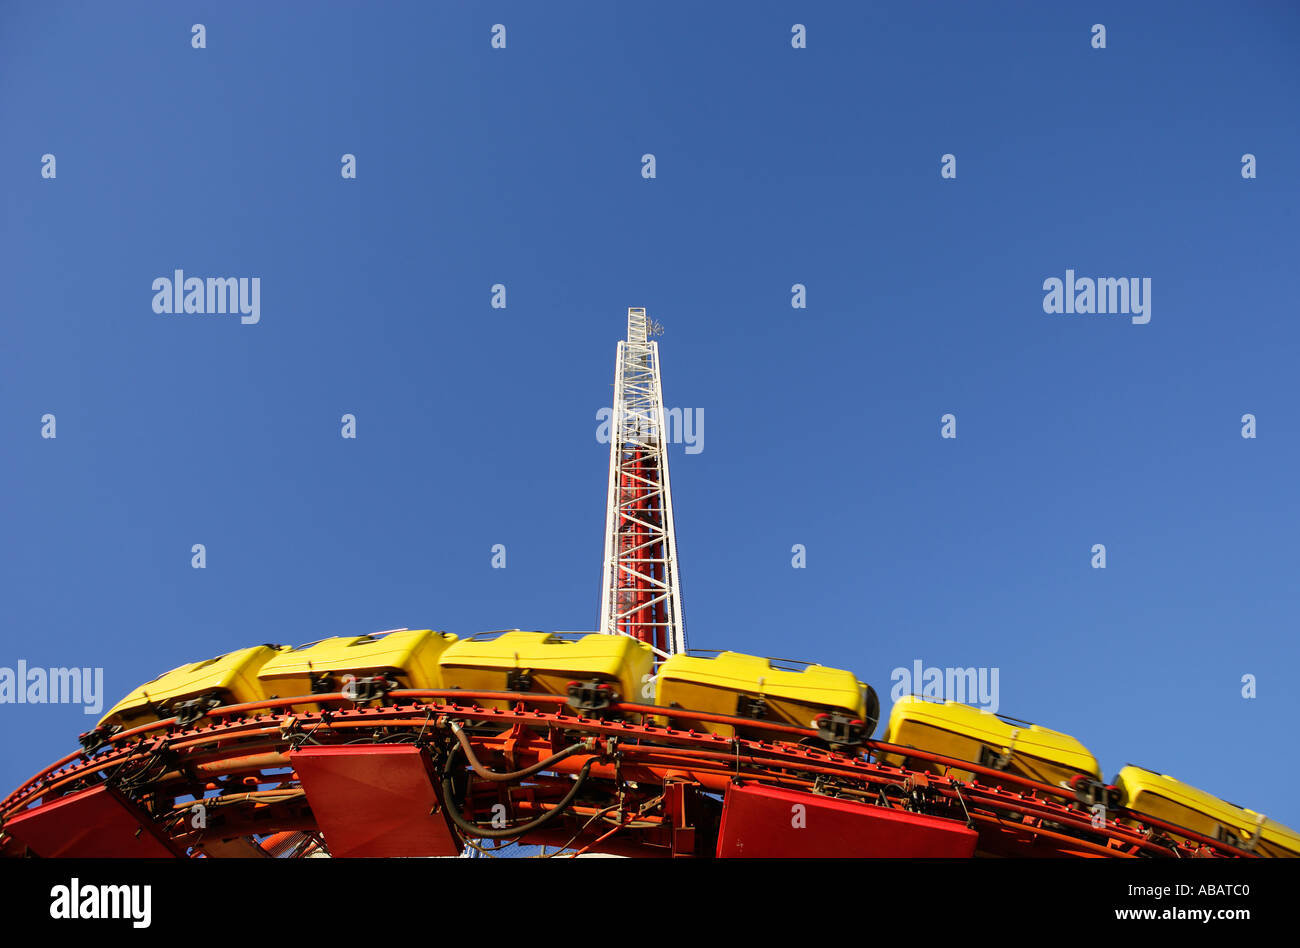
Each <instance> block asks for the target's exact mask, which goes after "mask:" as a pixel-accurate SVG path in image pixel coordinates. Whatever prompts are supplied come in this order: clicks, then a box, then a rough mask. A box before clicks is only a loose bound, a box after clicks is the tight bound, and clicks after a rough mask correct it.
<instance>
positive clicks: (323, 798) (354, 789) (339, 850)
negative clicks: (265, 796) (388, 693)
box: [289, 744, 461, 856]
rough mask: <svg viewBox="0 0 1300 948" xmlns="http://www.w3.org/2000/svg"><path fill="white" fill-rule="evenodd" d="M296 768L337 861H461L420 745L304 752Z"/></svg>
mask: <svg viewBox="0 0 1300 948" xmlns="http://www.w3.org/2000/svg"><path fill="white" fill-rule="evenodd" d="M289 763H290V764H291V765H292V766H293V769H294V770H295V771H297V773H298V777H299V779H300V780H301V781H302V787H303V790H305V791H306V793H307V802H308V804H310V806H311V810H312V814H313V815H314V816H315V818H316V825H317V826H318V827H320V830H321V832H322V833H323V834H324V835H325V842H326V844H327V845H328V846H329V850H330V854H331V855H333V856H458V855H460V851H461V846H460V842H459V841H458V840H457V838H456V836H455V834H454V833H453V832H452V829H451V825H450V824H449V823H448V822H447V818H446V817H445V816H444V815H443V812H442V803H441V800H440V799H439V797H438V792H437V790H436V789H435V786H434V782H433V779H432V775H431V771H430V764H429V758H428V756H427V755H426V754H425V753H424V752H423V751H422V750H420V748H418V747H416V746H415V745H413V744H353V745H342V746H333V747H304V748H300V749H299V750H296V751H294V752H293V753H291V754H290V755H289Z"/></svg>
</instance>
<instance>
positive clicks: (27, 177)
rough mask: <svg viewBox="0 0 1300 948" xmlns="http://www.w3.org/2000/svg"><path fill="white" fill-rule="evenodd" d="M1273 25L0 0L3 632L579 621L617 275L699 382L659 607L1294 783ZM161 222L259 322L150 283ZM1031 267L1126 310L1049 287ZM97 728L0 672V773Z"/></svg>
mask: <svg viewBox="0 0 1300 948" xmlns="http://www.w3.org/2000/svg"><path fill="white" fill-rule="evenodd" d="M195 23H202V24H204V26H205V27H206V48H205V49H195V48H193V47H192V45H191V26H192V25H193V24H195ZM497 23H500V24H504V25H505V26H506V48H504V49H493V48H492V45H491V40H492V27H493V25H494V24H497ZM795 23H802V24H804V25H805V26H806V28H807V46H806V48H804V49H795V48H792V45H791V38H792V34H791V27H792V25H793V24H795ZM1095 23H1101V24H1104V26H1105V27H1106V47H1105V48H1104V49H1096V48H1093V46H1092V33H1091V28H1092V25H1093V24H1095ZM1297 48H1300V14H1298V13H1297V11H1296V8H1295V7H1294V6H1292V5H1289V4H1284V3H1280V2H1279V3H1259V4H1251V5H1244V4H1229V3H1223V4H1216V5H1202V4H1195V3H1164V4H1154V3H1144V4H1140V5H1138V4H1128V3H1104V2H1099V3H1088V4H1066V3H1023V4H998V3H968V2H959V3H943V4H940V3H924V4H919V3H918V4H913V3H903V2H894V3H887V4H877V3H871V4H865V3H845V4H838V5H837V4H830V3H814V4H795V3H744V4H740V3H734V4H696V3H671V2H663V0H657V2H654V3H649V4H643V3H635V4H634V3H627V4H609V3H595V2H590V3H575V2H569V3H547V4H538V3H510V2H500V3H492V4H460V3H454V4H453V3H411V4H399V3H382V4H367V5H364V6H362V5H359V4H358V5H346V6H345V5H342V4H312V5H310V6H308V5H305V4H304V5H298V4H263V3H257V4H252V3H187V4H175V3H157V4H143V3H127V4H118V3H115V4H81V5H70V4H61V5H50V4H45V3H16V2H10V3H5V4H3V5H0V201H2V202H3V204H2V208H3V213H2V215H0V259H2V260H3V280H0V445H3V452H2V453H0V461H2V462H3V463H0V666H7V667H11V668H12V667H16V665H17V662H18V661H19V660H22V661H25V662H27V664H28V665H29V666H34V667H51V666H87V667H102V668H103V669H104V675H105V681H104V688H105V690H106V692H107V703H108V704H111V703H112V702H115V701H116V700H117V699H118V698H119V697H121V696H122V695H123V694H125V693H126V692H127V691H129V690H131V689H132V688H133V687H135V686H136V685H138V684H139V683H141V682H143V681H145V680H146V679H149V678H152V677H154V676H155V675H156V674H158V673H159V672H161V671H164V670H166V669H169V668H172V667H174V666H175V665H178V664H181V663H183V662H186V661H193V660H198V659H202V658H208V657H211V656H213V655H216V654H218V653H221V652H225V651H229V650H231V649H234V648H237V647H241V646H244V645H250V644H256V643H261V642H285V643H302V642H306V641H309V640H312V639H317V638H321V637H325V636H329V635H351V634H362V633H366V632H372V631H378V630H381V629H390V628H394V627H401V626H408V627H411V628H424V627H433V628H438V629H445V630H447V631H451V632H455V633H457V634H461V635H465V634H470V633H474V632H477V631H482V630H488V629H498V628H507V627H513V626H519V627H523V628H528V629H547V630H556V629H564V630H581V629H590V628H592V627H594V624H595V622H596V614H597V610H598V595H597V591H598V585H599V569H600V562H601V554H602V537H601V534H602V529H603V517H604V506H605V496H604V495H605V487H606V476H607V463H608V448H607V446H606V445H604V444H601V443H599V442H598V440H597V438H596V428H597V421H596V416H597V412H598V411H599V409H600V408H601V407H602V406H605V405H608V404H609V400H610V398H611V383H612V381H613V369H614V350H615V343H616V341H617V340H618V339H619V338H620V337H621V336H622V334H623V332H624V329H625V325H624V323H625V311H626V308H627V307H628V306H645V307H646V308H647V309H648V311H649V314H650V315H651V316H652V317H654V318H656V319H657V320H659V321H660V322H661V323H663V325H664V326H665V328H666V332H665V334H664V336H663V337H662V339H661V343H660V345H661V353H662V356H663V380H664V387H665V395H666V401H667V404H668V405H669V406H670V407H673V406H676V407H681V408H683V409H692V410H696V411H702V412H703V418H704V428H703V442H702V445H703V450H702V451H700V452H699V453H696V454H687V453H686V452H685V450H684V445H674V446H673V448H672V453H671V464H672V482H673V487H674V489H675V499H676V510H677V532H678V545H679V552H680V556H681V569H682V576H683V584H684V599H685V615H686V621H687V630H688V636H689V639H690V643H691V645H692V646H695V647H701V648H732V649H737V650H741V651H749V652H755V653H759V654H766V655H775V656H780V657H790V658H801V659H807V660H812V661H820V662H823V663H825V664H830V665H836V666H841V667H848V668H852V669H853V670H855V671H856V672H857V673H858V674H859V676H860V677H862V678H863V680H865V681H868V682H871V683H872V684H873V685H874V686H875V687H876V689H877V690H878V691H879V692H880V693H881V695H882V700H883V704H884V706H885V709H886V711H887V709H888V707H889V705H890V700H889V691H890V688H891V672H892V670H893V669H895V668H899V667H907V668H910V667H911V666H912V664H913V662H915V661H918V660H919V661H921V662H923V663H924V664H925V665H926V666H935V667H946V666H963V667H964V666H970V667H982V668H996V669H998V670H999V684H1000V695H999V705H1000V710H1001V711H1003V712H1005V713H1007V714H1011V715H1014V716H1016V717H1019V718H1026V719H1029V720H1033V721H1036V722H1039V723H1041V724H1044V725H1047V726H1049V727H1053V728H1056V729H1059V730H1062V731H1065V732H1067V733H1070V734H1074V735H1076V736H1077V737H1079V738H1080V739H1081V740H1082V741H1083V742H1084V743H1085V744H1086V745H1088V747H1089V748H1091V750H1092V751H1093V752H1094V753H1095V754H1096V755H1097V756H1098V758H1099V759H1100V760H1101V763H1102V768H1103V770H1104V772H1105V775H1106V776H1107V777H1110V776H1112V775H1113V774H1114V773H1115V772H1116V771H1118V769H1119V768H1120V767H1122V766H1123V765H1124V764H1125V763H1128V762H1132V763H1136V764H1142V765H1145V766H1148V767H1151V768H1154V769H1158V770H1161V771H1163V772H1166V773H1169V774H1172V775H1174V776H1176V777H1179V778H1180V779H1183V780H1185V781H1187V782H1190V783H1192V784H1194V785H1197V786H1200V787H1202V788H1204V789H1206V790H1208V791H1210V792H1212V793H1215V794H1218V795H1220V796H1223V797H1225V798H1227V799H1229V800H1232V801H1234V802H1237V803H1240V804H1242V805H1246V806H1250V807H1252V808H1254V809H1256V810H1260V811H1262V812H1264V813H1266V814H1268V815H1269V816H1273V817H1276V818H1277V819H1279V820H1281V821H1282V822H1284V823H1288V824H1290V825H1292V826H1296V827H1300V802H1297V798H1296V793H1295V789H1294V788H1295V787H1296V786H1297V785H1298V784H1300V756H1298V755H1297V754H1296V740H1295V727H1296V721H1297V716H1298V715H1297V712H1300V689H1298V688H1297V682H1296V678H1297V675H1298V674H1300V649H1298V648H1297V645H1296V630H1297V615H1298V608H1297V607H1298V605H1300V602H1298V600H1300V579H1298V577H1300V530H1298V529H1297V521H1298V519H1300V518H1298V514H1300V499H1298V498H1297V490H1296V471H1297V468H1298V467H1300V415H1297V398H1296V396H1297V391H1298V389H1300V382H1298V378H1297V371H1296V358H1297V352H1298V350H1300V329H1298V328H1297V310H1296V295H1295V293H1296V290H1295V287H1296V283H1295V280H1296V272H1297V250H1298V246H1297V244H1298V241H1297V236H1296V235H1297V221H1300V193H1298V191H1297V181H1298V174H1300V133H1297V126H1296V122H1295V114H1296V113H1295V110H1296V103H1297V101H1300V56H1297V54H1296V50H1297ZM1247 153H1249V154H1252V155H1254V156H1255V157H1256V163H1257V165H1256V167H1257V175H1258V176H1257V177H1256V178H1255V179H1253V180H1249V179H1244V178H1243V177H1242V155H1244V154H1247ZM45 154H53V155H54V156H55V161H56V165H55V167H56V177H54V178H45V177H42V156H43V155H45ZM344 154H352V155H354V156H355V158H356V172H357V176H356V178H355V179H345V178H343V177H342V175H341V173H340V172H341V159H342V156H343V155H344ZM645 154H653V155H654V156H655V174H656V176H655V177H654V178H653V179H647V178H645V177H643V176H642V167H643V166H642V156H643V155H645ZM945 154H952V155H954V156H955V159H956V171H957V176H956V177H955V178H952V179H945V178H943V177H942V176H941V173H940V172H941V157H942V156H943V155H945ZM176 269H182V270H184V271H185V273H186V274H187V275H189V276H199V277H246V278H253V277H257V278H258V279H259V280H260V312H259V315H260V320H259V321H258V322H257V323H256V324H249V325H245V324H243V323H242V322H241V320H240V319H239V317H238V316H229V315H226V316H197V315H159V314H156V313H155V312H154V311H153V308H152V305H151V304H152V300H153V296H154V292H153V290H152V285H153V281H154V280H155V279H157V278H159V277H169V278H170V277H171V275H172V273H173V271H174V270H176ZM1067 269H1073V270H1074V271H1075V272H1076V274H1077V275H1078V276H1080V277H1084V276H1086V277H1094V278H1095V277H1139V278H1148V279H1150V280H1151V296H1150V304H1151V308H1150V316H1151V320H1150V322H1149V323H1147V324H1146V325H1135V324H1134V323H1133V322H1132V321H1131V320H1130V318H1128V317H1126V316H1101V315H1048V314H1046V313H1045V312H1044V308H1043V298H1044V295H1045V294H1044V289H1043V284H1044V281H1045V280H1048V279H1050V278H1052V277H1056V278H1058V279H1064V277H1065V275H1066V270H1067ZM497 283H501V284H504V285H505V286H506V287H507V297H506V301H507V305H506V308H504V309H493V308H492V306H491V305H490V303H491V288H492V286H493V285H494V284H497ZM795 283H802V284H804V285H805V286H806V287H807V307H806V308H805V309H795V308H792V306H791V287H792V285H793V284H795ZM46 413H52V414H53V415H54V416H55V418H56V426H57V427H56V433H57V437H56V438H54V439H48V438H42V437H41V430H42V421H41V419H42V416H43V415H45V414H46ZM345 413H352V414H354V415H355V417H356V431H357V437H356V438H355V439H344V438H342V437H341V434H340V431H341V427H342V425H341V421H340V419H341V417H342V416H343V415H344V414H345ZM945 413H952V414H954V415H955V417H956V426H957V428H956V430H957V437H956V438H955V439H943V438H941V437H940V418H941V416H942V415H944V414H945ZM1246 413H1251V414H1254V415H1255V417H1256V424H1257V437H1255V438H1254V439H1246V438H1243V437H1242V421H1241V418H1242V415H1243V414H1246ZM200 543H201V544H204V546H205V547H206V568H205V569H201V570H200V569H194V568H192V567H191V557H192V555H193V554H192V553H191V548H192V547H193V545H194V544H200ZM1099 543H1100V544H1104V545H1105V548H1106V568H1105V569H1094V568H1092V566H1091V561H1092V559H1093V554H1092V548H1093V546H1094V544H1099ZM494 544H504V545H505V548H506V556H507V560H506V562H507V565H506V568H505V569H493V568H492V565H491V561H492V547H493V545H494ZM795 544H803V545H804V547H805V548H806V557H807V561H806V568H802V569H796V568H793V567H792V563H791V560H792V547H793V546H794V545H795ZM1246 675H1254V676H1256V681H1257V684H1256V687H1257V697H1255V698H1253V699H1247V698H1243V696H1242V688H1243V684H1242V679H1243V676H1246ZM94 720H95V718H94V717H93V716H90V715H86V714H83V713H82V710H81V708H80V707H77V706H69V705H36V706H33V705H7V704H6V705H0V739H2V741H3V744H2V746H3V751H4V752H3V754H2V755H0V784H3V791H4V792H7V791H8V790H9V789H11V788H12V787H13V786H14V785H16V784H17V783H18V782H20V781H21V780H23V779H25V778H26V777H28V776H30V774H32V773H33V772H35V771H36V770H38V769H39V768H40V767H41V766H43V765H44V764H46V763H48V762H50V761H52V760H54V759H55V758H57V757H59V756H61V755H62V754H64V753H66V752H67V751H69V750H70V749H72V748H73V747H75V742H76V736H77V734H78V733H79V732H80V731H83V730H86V729H87V728H88V727H89V726H90V725H91V724H92V723H93V722H94ZM882 730H883V725H882Z"/></svg>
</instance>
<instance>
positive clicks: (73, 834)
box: [4, 784, 181, 859]
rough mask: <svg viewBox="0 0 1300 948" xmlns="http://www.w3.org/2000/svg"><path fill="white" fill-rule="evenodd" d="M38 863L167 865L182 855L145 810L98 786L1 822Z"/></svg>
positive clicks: (106, 788)
mask: <svg viewBox="0 0 1300 948" xmlns="http://www.w3.org/2000/svg"><path fill="white" fill-rule="evenodd" d="M4 828H5V832H6V833H8V834H9V835H11V836H13V837H14V839H17V840H18V841H19V842H21V843H23V844H24V845H25V846H27V848H28V849H30V850H31V851H32V852H34V853H35V854H36V855H38V856H40V857H41V858H42V859H56V858H76V859H123V858H127V859H171V858H175V857H176V856H179V855H181V853H180V850H179V849H177V848H175V847H173V845H172V843H171V842H170V840H168V838H167V836H166V835H164V833H163V832H162V830H161V829H159V828H158V826H157V825H156V824H155V823H154V821H153V819H152V818H151V817H150V816H149V814H148V813H146V812H145V811H144V810H141V809H140V808H139V807H137V806H136V805H135V804H134V803H132V802H131V801H130V800H128V799H127V798H126V797H124V796H123V795H122V794H121V793H119V792H118V791H117V790H115V789H113V788H112V787H109V786H106V785H104V784H101V785H100V786H98V787H92V788H91V789H90V790H83V791H81V792H80V793H74V794H71V795H69V796H66V797H63V798H61V799H58V800H55V801H53V802H52V803H47V804H45V805H44V806H41V807H37V808H36V809H32V810H26V811H24V812H22V813H20V814H19V815H18V816H15V817H13V818H11V819H9V820H7V821H6V822H5V827H4Z"/></svg>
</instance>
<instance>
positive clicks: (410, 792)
mask: <svg viewBox="0 0 1300 948" xmlns="http://www.w3.org/2000/svg"><path fill="white" fill-rule="evenodd" d="M502 697H507V698H509V699H511V700H512V702H513V707H511V708H509V709H508V710H496V709H489V708H483V707H479V706H478V705H477V704H475V703H474V702H475V701H482V700H487V699H493V698H495V699H500V698H502ZM386 702H387V703H385V704H382V705H380V704H375V703H372V704H370V705H368V706H358V705H355V704H354V703H353V702H351V701H349V700H348V699H346V698H345V697H344V696H343V695H342V694H334V695H311V696H306V697H299V698H287V699H277V700H273V701H262V702H257V703H255V704H246V705H234V706H229V707H226V708H218V709H215V710H214V711H212V712H210V715H209V717H208V718H207V719H204V721H202V722H199V723H200V724H202V726H197V725H195V726H191V727H188V728H181V727H178V726H177V723H176V719H174V718H172V719H168V720H164V721H159V722H155V723H153V724H149V725H145V726H143V727H139V728H135V729H133V730H131V731H125V732H123V733H121V734H119V735H116V736H114V737H113V738H112V739H111V740H110V741H109V742H108V743H107V744H105V745H103V746H102V747H100V748H97V749H96V750H95V751H94V752H93V753H90V754H88V753H87V752H85V751H79V752H76V753H73V754H69V755H68V756H66V757H64V758H62V759H61V760H58V761H56V762H55V763H54V764H52V765H50V766H49V767H47V768H46V769H45V770H43V771H41V772H40V773H38V774H37V775H36V776H34V777H33V778H32V779H31V780H29V781H27V782H26V783H25V784H23V785H22V786H21V787H19V788H18V789H17V790H15V791H14V792H13V793H11V794H10V795H9V796H8V797H7V798H6V799H5V800H4V801H3V803H0V821H3V825H2V827H0V854H2V855H5V856H24V855H34V856H42V857H45V856H57V855H69V856H122V855H142V856H173V857H182V856H188V857H223V856H256V857H267V856H285V855H290V856H311V855H324V854H327V853H328V854H330V855H334V856H347V855H358V856H365V855H406V856H447V855H454V854H456V853H458V852H460V851H461V849H462V845H463V844H464V843H468V844H469V845H472V846H475V847H476V848H481V849H484V850H486V851H488V852H491V851H492V850H493V849H496V848H500V847H502V846H504V845H507V844H508V843H509V842H519V843H527V844H543V845H545V846H547V847H552V849H551V852H550V853H548V855H552V856H555V855H563V856H572V855H578V854H582V853H597V852H599V853H608V854H615V855H629V856H643V857H644V856H678V857H685V856H696V857H713V856H735V855H786V856H830V855H837V856H910V855H970V854H972V852H973V854H974V855H983V856H1079V857H1110V858H1134V857H1143V856H1147V857H1187V856H1200V857H1206V856H1209V857H1233V856H1235V857H1248V856H1251V855H1252V854H1251V853H1249V852H1245V851H1243V850H1241V849H1238V848H1236V847H1234V846H1232V845H1230V844H1229V843H1225V842H1223V841H1218V840H1214V839H1211V838H1208V837H1205V836H1202V835H1200V834H1197V833H1195V832H1192V831H1190V830H1187V829H1183V828H1180V827H1176V826H1173V825H1171V824H1167V823H1164V822H1162V821H1160V820H1155V819H1152V818H1150V817H1145V816H1139V815H1137V814H1134V813H1131V812H1129V811H1125V810H1112V811H1110V812H1109V813H1108V814H1107V816H1106V819H1105V820H1104V822H1101V823H1099V825H1094V821H1095V820H1097V818H1096V817H1095V816H1093V814H1092V813H1091V812H1090V811H1089V810H1088V809H1087V808H1086V807H1084V806H1083V805H1082V804H1081V803H1079V802H1077V801H1076V800H1075V799H1074V797H1073V794H1072V792H1071V791H1070V790H1068V789H1065V788H1062V787H1053V786H1049V785H1047V784H1042V783H1038V782H1036V781H1033V780H1028V779H1025V778H1021V777H1018V776H1015V775H1012V774H1008V773H1003V772H1000V771H997V770H994V769H992V768H988V767H981V766H979V765H976V764H973V763H970V762H966V761H958V760H953V759H949V758H944V757H942V756H939V755H936V754H930V753H927V752H923V751H919V750H915V749H912V748H899V747H894V746H892V745H888V744H883V743H881V742H877V741H872V742H868V743H867V744H866V745H864V746H863V747H861V748H857V749H854V750H843V751H837V750H833V749H830V748H826V747H818V746H814V742H815V741H816V733H815V732H814V731H811V730H805V729H802V728H795V727H787V726H783V725H779V724H772V723H767V722H761V721H754V720H750V719H745V720H743V721H740V720H739V719H733V718H727V717H723V716H720V715H707V714H702V713H701V712H698V711H690V712H686V711H678V710H676V709H667V708H659V707H652V706H644V705H636V704H622V705H617V706H615V707H614V708H613V709H612V710H611V715H612V716H607V717H590V716H582V715H581V714H580V713H577V712H575V711H574V710H573V709H571V708H569V707H567V706H566V699H565V698H562V697H556V696H550V695H538V694H517V693H496V692H491V693H488V692H485V693H473V692H466V691H414V690H404V691H393V692H390V693H389V694H388V696H387V699H386ZM317 703H320V704H324V705H326V706H328V709H327V710H325V711H312V712H300V711H297V710H295V706H296V705H312V704H317ZM686 715H689V717H690V718H692V719H693V720H694V721H712V722H718V723H725V722H735V723H739V724H742V725H743V726H745V727H748V728H750V729H756V730H757V731H762V732H765V733H766V734H767V735H769V738H768V739H766V740H745V739H737V738H730V737H722V736H719V735H716V734H709V733H698V732H695V731H689V730H679V729H676V728H674V727H672V726H671V723H672V722H671V719H672V718H674V717H682V716H686ZM752 732H753V730H751V733H752ZM884 753H890V754H900V753H901V754H906V755H907V757H908V758H909V759H910V760H911V761H916V762H917V766H923V765H925V764H929V765H931V767H932V769H927V770H908V769H902V768H898V767H891V766H888V765H886V764H883V763H881V762H879V757H880V755H881V754H884ZM949 768H951V769H952V770H954V771H962V772H964V773H971V774H974V777H973V778H972V779H970V780H966V781H961V780H956V779H953V778H951V777H949V776H947V775H946V774H945V771H946V770H947V769H949ZM936 771H937V772H936ZM723 799H726V801H727V807H726V817H725V818H724V816H723V806H722V800H723ZM792 814H794V816H793V819H792ZM83 817H85V818H88V819H90V820H91V821H92V823H93V825H94V826H95V827H96V831H95V832H93V833H86V832H85V831H84V830H82V829H79V827H85V826H87V825H88V824H87V820H86V819H83ZM801 820H802V823H801V822H800V821H801Z"/></svg>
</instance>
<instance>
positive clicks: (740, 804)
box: [718, 782, 979, 859]
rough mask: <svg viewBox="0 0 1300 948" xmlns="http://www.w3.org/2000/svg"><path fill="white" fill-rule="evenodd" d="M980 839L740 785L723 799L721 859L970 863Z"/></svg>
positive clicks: (913, 819) (887, 814) (936, 821)
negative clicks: (883, 859)
mask: <svg viewBox="0 0 1300 948" xmlns="http://www.w3.org/2000/svg"><path fill="white" fill-rule="evenodd" d="M801 808H802V809H801ZM978 838H979V834H978V833H976V832H975V831H974V830H973V829H970V828H969V827H967V826H966V825H965V824H963V823H960V822H958V821H957V820H948V819H943V818H941V817H936V816H925V815H922V814H919V813H907V812H904V811H902V810H894V809H889V808H887V807H882V806H872V805H868V804H864V803H858V802H857V801H854V800H844V799H837V798H834V797H825V796H821V795H818V794H813V793H804V792H801V791H796V790H784V789H781V788H779V787H767V786H761V785H758V784H745V783H741V782H736V783H733V784H732V785H731V786H730V787H728V789H727V793H726V797H725V800H724V805H723V811H722V826H721V828H720V830H719V832H718V857H719V858H721V859H727V858H731V859H736V858H747V859H754V858H757V859H800V858H817V859H825V858H837V857H838V858H871V857H889V858H926V857H930V858H934V857H940V858H949V859H969V858H970V857H971V856H972V855H974V853H975V843H976V840H977V839H978Z"/></svg>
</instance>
